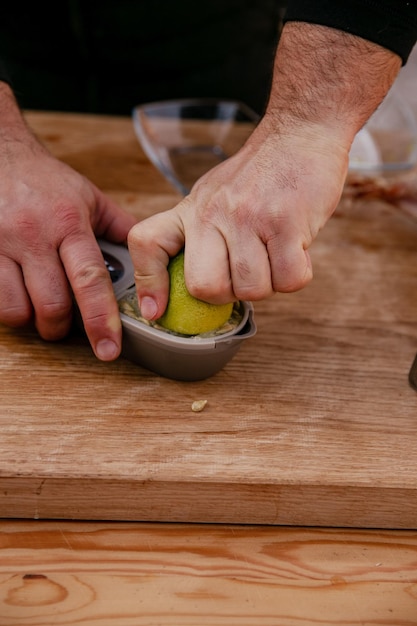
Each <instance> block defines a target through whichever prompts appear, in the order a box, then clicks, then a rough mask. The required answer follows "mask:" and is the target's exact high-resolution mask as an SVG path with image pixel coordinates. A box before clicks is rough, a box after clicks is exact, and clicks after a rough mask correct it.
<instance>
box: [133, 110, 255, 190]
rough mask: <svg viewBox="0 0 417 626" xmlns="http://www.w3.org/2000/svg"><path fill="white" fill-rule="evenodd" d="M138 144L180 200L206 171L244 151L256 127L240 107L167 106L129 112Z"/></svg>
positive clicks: (251, 115)
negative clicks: (243, 147) (244, 146)
mask: <svg viewBox="0 0 417 626" xmlns="http://www.w3.org/2000/svg"><path fill="white" fill-rule="evenodd" d="M132 117H133V124H134V128H135V132H136V135H137V137H138V139H139V142H140V144H141V146H142V148H143V150H144V152H145V154H146V155H147V156H148V158H149V159H150V161H151V162H152V163H153V164H154V165H155V166H156V167H157V168H158V170H159V171H160V172H161V173H162V174H163V175H164V176H165V177H166V178H167V180H169V181H170V183H171V184H172V185H174V187H175V188H176V189H177V190H178V191H180V192H181V193H182V194H183V195H187V194H188V193H189V192H190V190H191V187H192V186H193V184H194V183H195V182H196V181H197V180H198V179H199V178H200V177H201V176H202V175H203V174H205V173H206V172H207V171H208V170H210V169H211V168H213V167H214V166H215V165H218V164H219V163H221V162H222V161H224V160H225V159H227V158H228V157H230V156H231V155H232V154H234V153H235V152H237V151H238V150H239V148H241V147H242V146H243V144H244V143H245V141H246V140H247V138H248V137H249V135H250V134H251V133H252V131H253V130H254V128H255V126H256V124H257V123H258V121H259V116H258V115H257V113H255V112H254V111H252V109H250V107H248V106H246V105H245V104H244V103H242V102H238V101H234V100H216V99H203V100H201V99H188V100H166V101H162V102H152V103H148V104H142V105H139V106H136V107H135V108H134V109H133V112H132Z"/></svg>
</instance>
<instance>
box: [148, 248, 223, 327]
mask: <svg viewBox="0 0 417 626" xmlns="http://www.w3.org/2000/svg"><path fill="white" fill-rule="evenodd" d="M168 272H169V279H170V286H169V300H168V306H167V308H166V310H165V313H164V314H163V316H162V317H161V318H160V319H159V320H158V323H159V324H161V326H163V327H164V328H166V329H167V330H171V331H173V332H176V333H181V334H182V335H200V334H201V333H208V332H210V331H213V330H217V329H218V328H220V327H221V326H223V324H225V323H226V322H227V321H228V319H229V318H230V316H231V314H232V311H233V302H231V303H229V304H209V303H208V302H204V301H203V300H198V299H197V298H194V297H193V296H192V295H191V294H190V292H189V291H188V289H187V287H186V285H185V278H184V253H183V252H180V253H179V254H177V256H175V257H174V258H173V259H171V261H170V263H169V265H168Z"/></svg>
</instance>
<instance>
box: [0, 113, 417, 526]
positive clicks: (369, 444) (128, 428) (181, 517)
mask: <svg viewBox="0 0 417 626" xmlns="http://www.w3.org/2000/svg"><path fill="white" fill-rule="evenodd" d="M27 117H28V120H29V123H30V124H31V125H32V127H33V128H34V129H35V131H36V132H37V133H38V135H39V136H40V137H41V139H42V140H43V141H45V143H46V144H47V145H48V147H49V148H50V149H51V150H52V151H53V152H54V153H55V154H56V155H57V156H58V157H59V158H61V159H63V160H64V161H66V162H67V163H69V164H70V165H72V166H73V167H74V168H76V169H78V170H79V171H81V172H83V173H84V174H86V175H87V176H88V177H89V178H91V179H92V180H93V181H94V182H95V183H96V184H97V185H99V186H100V187H101V188H102V189H104V190H105V191H106V192H107V193H109V194H110V195H111V196H112V197H114V198H115V199H116V200H117V201H119V202H120V203H121V204H122V205H123V206H125V207H126V208H128V209H129V210H131V211H132V212H134V213H135V214H136V215H137V216H138V217H144V216H147V215H150V214H151V213H153V212H155V211H159V210H164V209H166V208H169V207H170V206H172V205H173V204H175V202H176V201H177V200H178V199H179V196H178V195H177V194H176V193H175V192H174V191H173V190H172V188H171V187H170V185H169V184H168V183H166V182H165V181H164V180H163V179H162V177H161V176H160V175H159V173H158V172H156V171H155V169H154V168H153V166H152V165H150V164H149V162H148V161H147V159H146V158H145V156H144V155H143V153H142V151H141V149H140V147H139V145H138V142H137V140H136V138H135V136H134V132H133V127H132V123H131V121H130V120H129V119H124V118H111V117H89V116H77V115H69V114H51V113H50V114H48V113H35V112H33V113H30V114H28V115H27ZM311 253H312V258H313V264H314V270H315V277H314V280H313V282H312V283H311V284H310V285H309V286H308V287H307V288H306V289H304V290H303V291H301V292H298V293H294V294H280V295H277V296H275V297H274V298H271V299H270V300H268V301H264V302H260V303H256V304H255V316H256V322H257V326H258V332H257V335H256V336H255V337H254V338H252V339H251V340H249V341H248V342H246V343H245V344H244V345H243V347H242V348H241V350H240V352H239V353H238V354H237V356H236V357H235V358H234V359H233V360H232V361H231V362H230V363H229V364H228V365H227V366H226V367H225V368H224V369H223V370H222V371H221V372H220V373H219V374H217V375H216V376H214V377H213V378H211V379H209V380H206V381H202V382H197V383H184V382H177V381H172V380H167V379H163V378H161V377H158V376H157V375H155V374H153V373H151V372H149V371H147V370H145V369H142V368H140V367H139V366H137V365H134V364H132V363H130V362H128V361H127V360H124V359H119V360H118V361H117V362H115V363H107V364H105V363H101V362H99V361H97V360H96V359H95V357H94V356H93V354H92V352H91V350H90V348H89V345H88V343H87V341H86V339H85V338H84V337H83V336H82V334H81V333H79V332H77V331H74V332H73V333H71V335H70V336H69V337H68V338H67V339H66V340H64V341H61V342H59V343H53V344H51V343H46V342H44V341H42V340H41V339H40V338H39V337H38V336H37V334H36V333H35V332H34V331H33V330H31V329H25V330H11V329H8V328H5V327H0V517H21V518H61V519H62V518H66V519H74V518H78V519H112V520H115V519H117V520H154V521H170V522H175V521H187V522H234V523H244V524H245V523H251V524H253V523H262V524H288V525H308V526H315V525H318V526H356V527H394V528H395V527H397V528H407V527H408V528H417V393H416V391H414V390H413V389H412V388H411V387H410V385H409V383H408V372H409V369H410V366H411V363H412V361H413V359H414V356H415V354H416V352H417V223H414V222H413V221H412V220H411V219H409V218H407V217H406V216H404V215H402V214H401V213H400V212H398V210H396V209H394V208H393V207H391V206H389V205H386V204H382V203H378V202H372V203H371V202H364V201H363V202H360V203H359V202H358V203H356V204H354V205H352V206H347V205H343V204H341V206H340V207H339V209H338V210H337V212H336V214H335V215H334V217H333V218H332V219H331V220H330V222H329V223H328V225H327V227H326V228H325V229H324V230H323V231H322V232H321V234H320V236H319V238H318V239H317V241H316V242H315V244H314V245H313V247H312V250H311ZM200 399H205V400H207V401H208V402H207V405H206V408H205V410H204V411H202V412H201V413H194V412H193V411H192V410H191V404H192V402H193V401H194V400H200Z"/></svg>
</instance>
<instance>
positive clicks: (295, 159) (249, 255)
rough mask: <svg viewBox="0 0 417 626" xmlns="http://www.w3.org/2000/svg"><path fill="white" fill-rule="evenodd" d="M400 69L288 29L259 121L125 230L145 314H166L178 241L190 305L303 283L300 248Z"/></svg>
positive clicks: (329, 205)
mask: <svg viewBox="0 0 417 626" xmlns="http://www.w3.org/2000/svg"><path fill="white" fill-rule="evenodd" d="M400 66H401V60H400V58H399V57H397V56H396V55H395V54H394V53H392V52H389V51H388V50H385V49H384V48H381V47H380V46H378V45H376V44H373V43H370V42H368V41H365V40H363V39H361V38H359V37H355V36H353V35H349V34H346V33H344V32H340V31H338V30H335V29H332V28H327V27H322V26H316V25H311V24H304V23H295V22H293V23H288V24H287V25H286V26H285V27H284V29H283V32H282V35H281V39H280V43H279V46H278V51H277V56H276V62H275V70H274V77H273V83H272V90H271V96H270V100H269V103H268V107H267V111H266V114H265V116H264V118H263V119H262V121H261V123H260V124H259V126H258V127H257V129H256V130H255V132H254V133H253V134H252V136H251V137H250V138H249V140H248V141H247V143H246V144H245V146H244V147H243V148H242V149H241V150H240V151H239V152H238V153H237V154H236V155H234V156H233V157H231V158H230V159H228V160H227V161H226V162H225V163H223V164H221V165H219V166H217V167H216V168H214V169H213V170H211V171H210V172H208V173H207V174H205V175H204V176H203V177H202V178H201V179H200V180H199V181H198V182H197V183H196V184H195V185H194V187H193V189H192V190H191V193H190V194H189V196H187V197H186V198H185V199H184V200H183V201H182V202H180V204H178V206H176V207H175V208H174V209H172V210H171V211H168V212H165V213H163V214H160V215H156V216H154V217H151V218H149V219H148V220H145V221H144V222H141V223H139V224H137V225H136V226H135V227H134V228H133V229H132V231H131V232H130V234H129V238H128V243H129V249H130V253H131V256H132V260H133V264H134V266H135V270H136V271H135V279H136V286H137V291H138V297H139V302H140V307H141V311H142V314H143V316H144V317H146V318H148V319H157V318H158V317H160V316H161V315H162V313H163V312H164V309H165V307H166V304H167V298H168V273H167V270H166V266H167V263H168V261H169V257H172V256H174V255H175V254H176V253H177V252H178V251H179V250H180V249H181V248H182V247H183V246H184V245H185V278H186V283H187V287H188V289H189V291H190V292H191V293H192V295H194V296H195V297H197V298H201V299H203V300H207V301H209V302H212V303H223V302H228V301H230V300H234V299H248V300H259V299H261V298H266V297H267V296H269V295H271V294H272V293H274V292H277V291H281V292H288V291H294V290H297V289H300V288H302V287H304V286H305V285H306V284H307V283H308V281H309V280H310V279H311V277H312V267H311V262H310V257H309V253H308V249H309V247H310V245H311V243H312V242H313V240H314V238H315V237H316V235H317V233H318V232H319V230H320V228H322V227H323V225H324V224H325V223H326V221H327V220H328V219H329V217H330V215H331V214H332V212H333V211H334V209H335V208H336V206H337V204H338V202H339V199H340V196H341V193H342V190H343V185H344V181H345V177H346V173H347V167H348V157H349V150H350V146H351V144H352V141H353V139H354V137H355V135H356V133H357V131H358V130H359V129H360V128H361V126H362V125H363V124H364V123H365V121H366V120H367V118H368V117H369V116H370V115H371V113H372V112H373V111H374V110H375V108H376V107H377V106H378V104H379V103H380V102H381V100H382V99H383V97H384V96H385V94H386V92H387V91H388V89H389V87H390V85H391V84H392V82H393V80H394V78H395V76H396V74H397V73H398V71H399V68H400Z"/></svg>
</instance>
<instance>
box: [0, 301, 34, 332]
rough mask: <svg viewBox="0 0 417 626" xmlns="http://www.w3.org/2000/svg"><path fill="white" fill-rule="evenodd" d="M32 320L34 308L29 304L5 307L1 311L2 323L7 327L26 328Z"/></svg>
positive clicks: (0, 320) (0, 318) (0, 321)
mask: <svg viewBox="0 0 417 626" xmlns="http://www.w3.org/2000/svg"><path fill="white" fill-rule="evenodd" d="M31 319H32V308H31V306H30V305H29V304H26V305H25V304H20V305H13V306H5V307H2V308H1V309H0V323H2V324H5V325H6V326H11V327H16V328H18V327H19V326H25V325H26V324H28V323H29V322H30V321H31Z"/></svg>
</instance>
